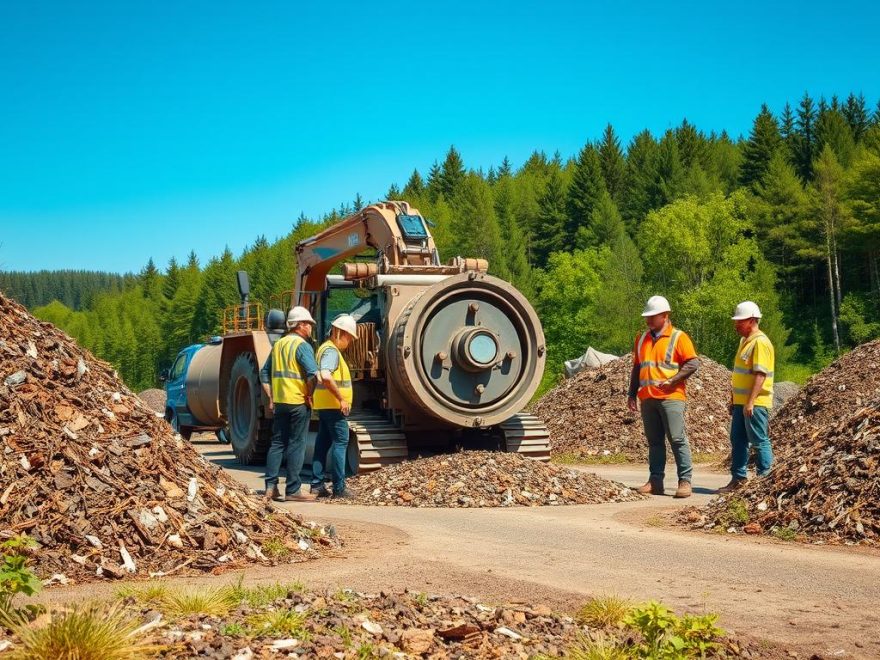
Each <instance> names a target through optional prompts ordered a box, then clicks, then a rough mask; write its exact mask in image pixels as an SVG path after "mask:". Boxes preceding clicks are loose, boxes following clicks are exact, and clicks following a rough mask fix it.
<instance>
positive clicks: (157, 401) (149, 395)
mask: <svg viewBox="0 0 880 660" xmlns="http://www.w3.org/2000/svg"><path fill="white" fill-rule="evenodd" d="M138 398H139V399H140V400H141V401H143V402H144V403H145V404H146V406H147V408H149V409H150V410H152V411H153V412H156V413H164V412H165V401H166V400H167V396H166V395H165V390H157V389H149V390H144V391H143V392H139V393H138Z"/></svg>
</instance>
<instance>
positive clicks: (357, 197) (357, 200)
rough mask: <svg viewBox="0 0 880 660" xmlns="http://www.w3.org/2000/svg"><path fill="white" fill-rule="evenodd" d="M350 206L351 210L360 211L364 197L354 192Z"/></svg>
mask: <svg viewBox="0 0 880 660" xmlns="http://www.w3.org/2000/svg"><path fill="white" fill-rule="evenodd" d="M351 208H352V210H353V211H360V210H361V209H362V208H364V198H363V197H361V194H360V193H355V196H354V201H353V202H352V203H351Z"/></svg>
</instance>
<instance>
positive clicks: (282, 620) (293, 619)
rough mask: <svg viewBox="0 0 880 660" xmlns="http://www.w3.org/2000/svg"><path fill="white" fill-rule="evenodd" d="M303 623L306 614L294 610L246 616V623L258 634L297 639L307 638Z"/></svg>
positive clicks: (306, 630) (307, 633)
mask: <svg viewBox="0 0 880 660" xmlns="http://www.w3.org/2000/svg"><path fill="white" fill-rule="evenodd" d="M305 623H306V615H305V614H302V613H300V612H296V611H294V610H274V611H271V612H261V613H260V614H255V615H253V616H251V617H249V618H248V625H249V626H250V627H251V628H252V629H253V630H254V632H255V633H256V634H258V635H267V636H269V637H295V638H296V639H299V640H307V639H308V638H309V631H308V629H307V628H306V626H305Z"/></svg>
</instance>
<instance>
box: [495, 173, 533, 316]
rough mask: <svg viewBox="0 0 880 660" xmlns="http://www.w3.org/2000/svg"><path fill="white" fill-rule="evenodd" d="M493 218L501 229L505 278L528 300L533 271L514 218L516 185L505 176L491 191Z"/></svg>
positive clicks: (508, 176)
mask: <svg viewBox="0 0 880 660" xmlns="http://www.w3.org/2000/svg"><path fill="white" fill-rule="evenodd" d="M493 192H494V196H495V215H496V217H497V218H498V225H499V227H500V229H501V237H502V242H503V247H504V249H503V253H504V258H505V261H506V263H507V276H508V278H509V280H510V282H511V283H512V284H513V285H514V286H515V287H516V288H517V289H519V291H520V292H521V293H522V294H523V295H524V296H526V298H529V299H531V298H532V297H533V296H534V286H533V283H532V269H531V266H529V259H528V250H527V245H526V236H525V234H524V232H523V230H522V227H521V226H520V224H519V221H518V220H517V217H516V200H515V197H514V194H515V183H514V181H513V177H511V175H510V170H509V167H508V168H507V173H506V174H505V175H503V176H500V177H498V180H497V181H496V183H495V188H494V191H493Z"/></svg>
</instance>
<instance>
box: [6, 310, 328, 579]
mask: <svg viewBox="0 0 880 660" xmlns="http://www.w3.org/2000/svg"><path fill="white" fill-rule="evenodd" d="M0 484H2V486H0V488H2V492H0V538H3V537H9V536H13V535H17V534H27V535H29V536H31V537H32V538H34V539H36V540H37V542H38V543H39V548H38V549H37V551H36V553H35V555H36V562H37V563H36V565H35V569H36V571H37V573H38V574H39V575H40V576H41V577H48V576H52V575H55V574H61V575H62V576H63V578H62V577H58V578H56V579H58V580H61V581H64V580H66V579H77V580H87V579H94V578H96V577H105V578H106V577H114V578H115V577H123V576H146V575H148V574H154V575H155V574H158V575H163V574H167V573H170V572H180V571H186V570H202V571H215V570H221V569H222V568H224V567H230V566H235V565H240V564H242V563H244V562H248V561H265V560H266V557H265V555H264V553H263V552H262V549H261V546H262V544H263V542H265V541H267V540H270V539H271V540H272V541H273V543H272V544H271V547H272V548H275V549H277V548H278V546H279V544H284V546H285V547H286V548H287V550H288V552H287V553H286V555H285V556H286V559H288V560H292V561H297V560H304V559H307V558H309V557H311V556H314V555H316V553H317V548H318V547H319V546H320V545H321V544H327V545H331V544H334V543H335V541H334V540H333V539H331V538H330V534H331V533H332V530H325V529H324V528H321V527H319V526H317V525H315V524H314V523H308V524H306V523H303V522H301V521H299V520H297V519H295V518H294V517H292V516H289V515H286V514H283V513H278V512H273V515H272V516H268V515H267V514H268V513H270V512H272V510H271V509H267V507H266V505H265V504H263V503H262V502H261V500H259V499H258V498H256V497H254V496H253V495H251V494H249V493H248V491H247V489H245V488H244V487H243V486H241V485H239V484H238V483H237V482H235V481H234V480H233V479H232V478H230V477H229V476H228V475H226V474H225V473H224V472H223V471H222V470H220V469H219V468H218V467H216V466H214V465H212V464H211V463H209V462H207V461H206V460H204V459H203V458H202V457H200V456H199V455H198V454H197V453H196V452H195V450H193V449H192V448H191V447H190V446H189V444H188V443H186V442H183V441H182V440H179V439H178V440H175V437H174V434H173V433H172V432H171V429H170V428H169V426H168V425H167V424H166V423H165V422H164V421H163V420H161V419H159V418H157V417H156V415H155V414H154V413H153V412H152V411H151V410H150V409H148V408H147V407H146V406H145V405H144V404H143V403H142V402H141V401H140V399H138V398H137V397H136V396H135V395H134V394H132V392H130V391H129V390H128V389H127V388H126V387H125V385H124V384H123V383H122V382H121V381H120V380H119V379H118V378H117V376H116V374H115V372H114V371H113V369H112V367H111V366H110V365H108V364H106V363H104V362H101V361H99V360H97V359H95V358H94V357H93V356H92V355H91V354H90V353H88V352H87V351H85V350H83V349H81V348H79V347H78V346H77V345H76V343H75V342H74V341H73V340H72V339H71V338H70V337H68V336H67V335H65V334H64V333H63V332H61V331H60V330H58V329H57V328H55V327H54V326H53V325H51V324H49V323H42V322H40V321H38V320H37V319H35V318H34V317H33V316H31V315H30V314H28V312H27V311H26V310H25V309H24V308H23V307H22V306H20V305H18V304H17V303H15V302H13V301H11V300H9V299H8V298H5V297H4V296H3V295H2V294H0Z"/></svg>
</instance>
